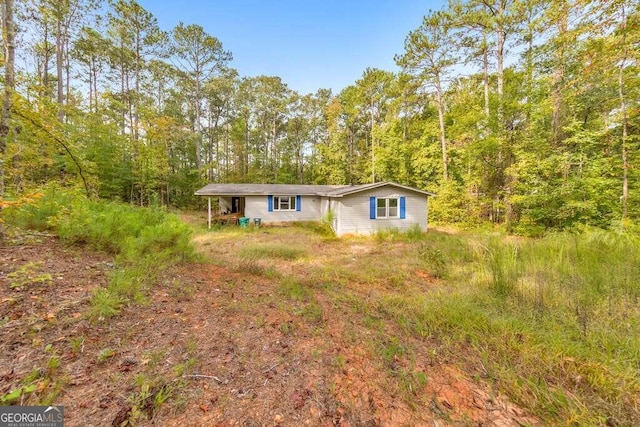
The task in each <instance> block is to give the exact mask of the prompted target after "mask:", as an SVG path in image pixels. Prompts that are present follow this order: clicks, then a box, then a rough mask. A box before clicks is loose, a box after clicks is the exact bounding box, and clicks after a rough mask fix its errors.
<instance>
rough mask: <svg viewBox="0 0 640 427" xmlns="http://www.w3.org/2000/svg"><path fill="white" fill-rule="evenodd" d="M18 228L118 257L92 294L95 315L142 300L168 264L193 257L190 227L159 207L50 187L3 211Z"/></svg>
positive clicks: (114, 310) (113, 311) (111, 311)
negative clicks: (47, 232)
mask: <svg viewBox="0 0 640 427" xmlns="http://www.w3.org/2000/svg"><path fill="white" fill-rule="evenodd" d="M7 218H8V220H9V221H10V222H11V223H13V224H15V225H18V226H21V227H25V228H33V229H38V230H51V231H53V232H55V233H57V234H58V236H59V237H60V238H61V239H62V240H63V241H65V242H67V243H69V244H88V245H90V246H92V247H94V248H95V249H97V250H103V251H106V252H108V253H111V254H113V255H115V256H116V263H117V265H118V269H116V270H115V271H114V272H113V273H112V275H111V277H110V280H109V283H108V285H107V288H105V289H99V290H98V291H96V293H95V294H94V296H93V300H92V303H93V304H92V314H93V315H94V317H109V316H111V315H114V314H117V313H118V312H119V310H120V309H121V308H122V306H123V305H125V304H127V303H132V302H141V301H143V300H144V298H145V295H146V293H147V291H148V289H149V288H150V287H151V286H152V284H153V283H154V282H155V280H156V279H157V278H158V275H159V274H160V273H161V272H162V271H163V270H164V269H165V268H167V267H170V266H171V265H174V264H176V263H179V262H182V261H186V260H191V259H194V258H195V250H194V248H193V246H192V244H191V231H190V229H189V227H188V226H187V225H186V224H184V223H182V222H181V221H180V220H179V219H178V218H177V217H176V216H175V215H172V214H169V213H167V212H166V211H164V210H162V209H158V208H155V209H152V208H138V207H134V206H131V205H127V204H123V203H117V202H106V201H100V200H90V199H88V198H86V197H84V196H83V195H81V194H79V193H76V192H73V191H69V190H63V189H60V188H55V187H51V188H49V189H47V190H46V191H45V192H44V193H43V196H42V197H41V198H40V199H39V200H38V201H37V202H36V203H34V204H28V205H23V206H20V207H18V208H16V209H14V210H12V211H10V212H8V213H7Z"/></svg>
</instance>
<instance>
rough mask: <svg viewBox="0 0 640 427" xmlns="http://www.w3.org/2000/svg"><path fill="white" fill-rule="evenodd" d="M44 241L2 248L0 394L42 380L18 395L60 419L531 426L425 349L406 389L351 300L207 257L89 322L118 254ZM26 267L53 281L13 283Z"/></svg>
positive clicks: (85, 422)
mask: <svg viewBox="0 0 640 427" xmlns="http://www.w3.org/2000/svg"><path fill="white" fill-rule="evenodd" d="M40 240H41V241H40V242H30V243H29V244H26V243H19V244H15V242H14V244H6V243H5V245H4V246H0V301H1V303H0V332H1V337H2V338H1V341H0V396H5V395H6V394H7V393H9V392H11V391H12V390H15V389H16V388H19V387H20V386H21V385H24V384H27V383H32V384H36V385H37V387H36V390H35V391H34V392H33V393H32V394H25V395H24V396H23V397H22V398H21V401H19V402H18V403H19V404H41V403H43V402H45V401H46V399H47V396H50V397H52V402H53V403H55V404H61V405H64V407H65V425H66V426H68V427H74V426H112V425H113V426H115V425H127V422H128V421H127V420H129V419H136V420H137V422H136V425H142V426H144V425H157V426H265V425H284V426H300V425H310V426H403V425H414V426H419V425H425V426H434V425H436V426H444V425H495V426H516V425H533V424H537V422H536V420H535V419H534V418H531V417H528V416H526V414H525V413H524V412H523V411H522V410H520V409H519V408H517V407H516V406H515V405H512V404H510V403H508V402H507V401H506V399H504V398H502V397H500V396H496V395H495V394H494V393H493V392H492V391H491V388H490V386H489V385H487V384H483V383H479V382H478V381H476V380H475V379H473V377H472V376H471V375H469V374H467V373H465V372H463V371H461V370H460V369H459V368H457V367H456V366H454V365H452V364H446V363H442V362H438V361H434V360H431V359H430V358H429V357H427V356H426V354H427V351H426V350H425V351H424V354H423V353H422V352H419V353H418V354H417V356H416V357H415V361H414V362H413V363H414V365H413V369H414V370H417V371H420V372H423V373H424V375H425V376H426V379H427V380H426V384H422V385H421V387H420V389H418V390H409V391H406V390H405V392H402V387H399V386H398V384H399V380H398V377H397V375H396V374H394V372H395V371H394V370H393V367H392V369H389V367H388V366H385V364H384V363H383V362H382V361H381V360H379V357H376V356H375V352H374V351H372V348H371V344H370V342H371V340H370V339H369V338H370V336H371V334H374V333H375V331H372V330H371V329H370V328H367V327H365V326H363V325H362V324H361V323H360V322H359V320H357V319H355V318H354V316H353V313H352V312H350V311H349V308H348V307H343V306H341V305H340V304H338V303H336V302H335V301H333V300H332V299H330V298H329V297H327V296H326V295H324V294H322V293H318V294H317V296H316V299H317V303H318V304H319V306H320V307H321V309H322V314H321V316H320V317H319V318H318V317H314V318H311V320H308V319H305V318H304V317H303V316H301V315H300V314H299V313H298V312H297V311H296V306H297V305H299V303H298V302H295V301H294V302H291V301H289V300H288V299H287V298H286V297H283V296H280V295H279V294H278V292H277V289H278V283H277V280H270V279H267V278H264V277H260V276H253V275H247V274H246V273H239V272H235V271H232V270H228V269H225V268H221V267H214V266H211V265H208V264H204V265H199V264H198V265H188V266H184V267H181V268H178V269H175V270H173V271H170V272H168V273H167V274H166V277H165V278H164V280H163V281H162V283H160V284H158V285H157V286H156V287H155V288H154V290H153V291H152V292H151V294H150V297H149V301H148V302H147V303H146V304H137V305H133V306H131V307H128V308H125V309H124V310H123V311H122V313H120V314H119V315H117V316H116V317H114V318H111V319H108V320H102V321H99V322H91V321H90V320H89V319H88V318H87V316H86V313H87V311H88V309H89V306H90V297H91V294H92V292H93V291H94V290H95V289H96V288H98V287H101V286H105V285H106V282H107V275H108V274H109V272H110V271H111V270H112V269H113V264H112V260H111V259H110V258H109V257H108V256H106V255H104V254H100V253H96V252H93V251H91V250H89V249H88V248H85V247H72V248H70V247H66V246H63V245H62V244H61V243H60V242H58V241H57V239H56V238H53V237H47V236H44V237H41V238H40ZM27 263H34V264H31V270H37V271H36V273H42V274H50V275H51V282H50V283H47V282H46V281H44V282H43V283H31V284H28V285H25V286H23V287H17V288H12V287H11V286H10V285H11V283H14V284H15V277H13V278H11V277H9V275H10V273H12V272H16V271H18V270H19V268H20V267H21V266H24V265H26V264H27ZM34 274H35V273H34ZM14 276H15V275H14ZM52 357H58V358H60V362H61V363H60V366H59V367H57V368H55V367H53V368H52V366H51V363H50V360H51V358H52ZM394 363H395V362H394ZM397 363H398V366H399V367H400V368H401V367H402V366H403V364H405V363H406V361H404V360H398V361H397ZM34 372H36V375H35V377H36V378H35V379H34ZM397 372H402V370H401V369H400V370H398V371H397ZM28 376H30V378H26V377H28ZM25 378H26V379H25Z"/></svg>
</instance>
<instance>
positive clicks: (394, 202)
mask: <svg viewBox="0 0 640 427" xmlns="http://www.w3.org/2000/svg"><path fill="white" fill-rule="evenodd" d="M398 206H400V203H399V199H398V198H396V197H394V198H377V199H376V218H398V217H399V215H398Z"/></svg>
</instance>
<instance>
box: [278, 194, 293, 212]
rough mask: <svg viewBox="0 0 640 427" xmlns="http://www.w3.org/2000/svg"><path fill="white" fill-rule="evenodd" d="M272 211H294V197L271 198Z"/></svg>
mask: <svg viewBox="0 0 640 427" xmlns="http://www.w3.org/2000/svg"><path fill="white" fill-rule="evenodd" d="M273 210H274V211H295V210H296V196H273Z"/></svg>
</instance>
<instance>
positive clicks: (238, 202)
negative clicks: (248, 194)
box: [207, 195, 246, 228]
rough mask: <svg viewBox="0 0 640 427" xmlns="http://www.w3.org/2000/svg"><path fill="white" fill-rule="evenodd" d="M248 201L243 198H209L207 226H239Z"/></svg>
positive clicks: (222, 196)
mask: <svg viewBox="0 0 640 427" xmlns="http://www.w3.org/2000/svg"><path fill="white" fill-rule="evenodd" d="M245 204H246V200H245V198H244V197H241V196H224V195H220V196H216V195H212V196H207V225H208V227H209V228H211V224H236V225H237V224H238V223H239V219H240V218H241V217H243V216H244V208H245Z"/></svg>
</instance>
